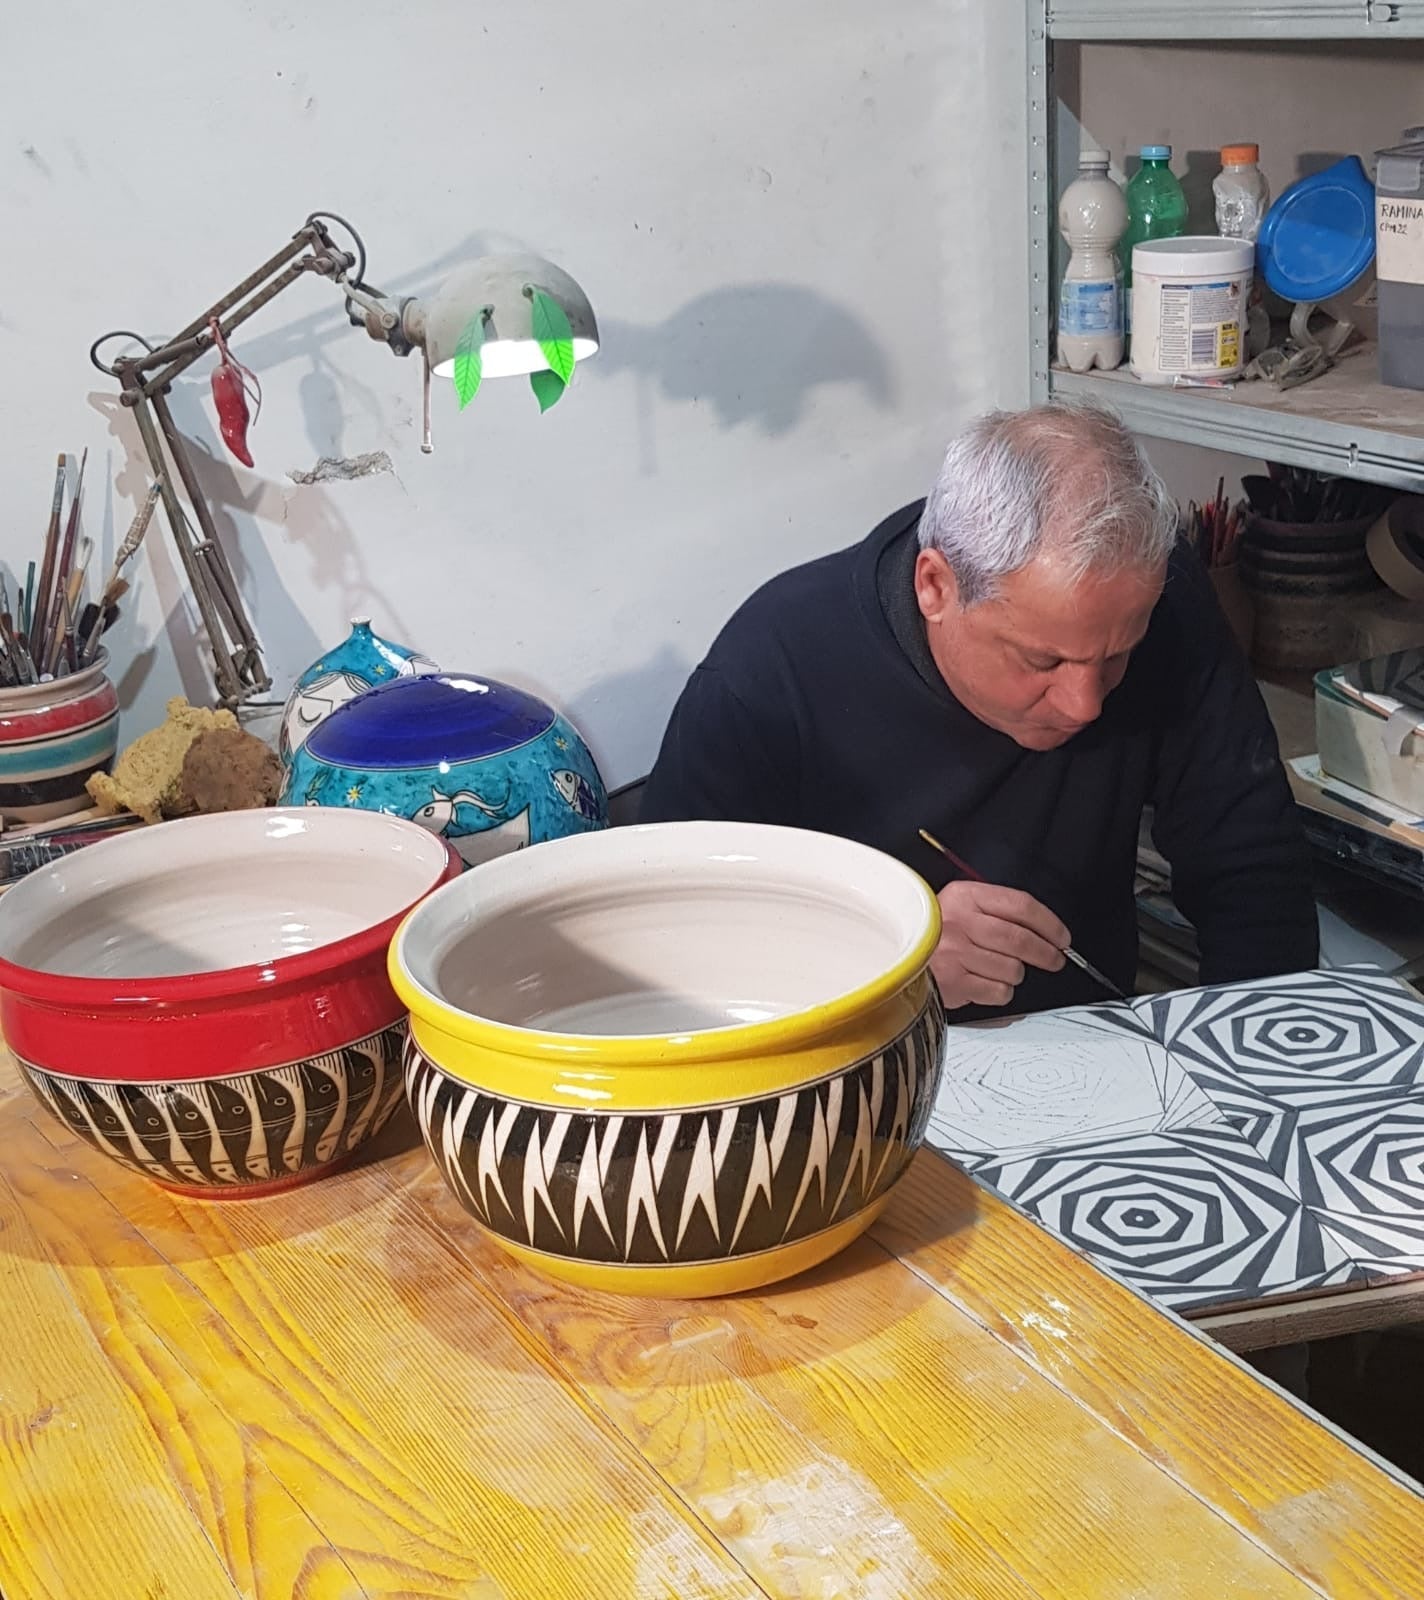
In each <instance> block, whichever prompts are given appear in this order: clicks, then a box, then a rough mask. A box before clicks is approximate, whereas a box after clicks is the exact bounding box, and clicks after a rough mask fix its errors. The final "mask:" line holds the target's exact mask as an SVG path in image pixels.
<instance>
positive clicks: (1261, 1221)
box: [977, 1129, 1358, 1309]
mask: <svg viewBox="0 0 1424 1600" xmlns="http://www.w3.org/2000/svg"><path fill="white" fill-rule="evenodd" d="M977 1176H978V1177H979V1179H980V1180H981V1181H982V1182H985V1183H988V1184H990V1185H991V1186H992V1187H993V1188H995V1189H997V1190H998V1191H999V1192H1000V1193H1001V1194H1003V1195H1004V1196H1006V1197H1007V1198H1008V1199H1010V1200H1012V1201H1013V1202H1014V1203H1015V1204H1016V1205H1018V1206H1020V1207H1022V1208H1023V1209H1025V1210H1026V1211H1028V1212H1029V1213H1030V1214H1031V1215H1033V1216H1034V1217H1036V1218H1037V1219H1038V1220H1039V1221H1040V1222H1042V1223H1043V1224H1044V1225H1045V1226H1047V1227H1049V1228H1051V1229H1052V1230H1053V1231H1054V1232H1055V1233H1058V1234H1060V1235H1061V1236H1062V1237H1063V1238H1065V1239H1067V1240H1068V1241H1069V1242H1070V1243H1072V1244H1074V1245H1076V1246H1078V1247H1079V1248H1080V1249H1082V1250H1084V1251H1086V1252H1087V1253H1088V1254H1089V1255H1091V1256H1092V1257H1093V1258H1094V1259H1095V1260H1097V1261H1099V1262H1101V1263H1103V1264H1104V1265H1105V1266H1108V1267H1110V1268H1112V1269H1113V1270H1115V1271H1116V1272H1118V1273H1120V1274H1121V1275H1122V1276H1123V1277H1125V1278H1126V1279H1127V1280H1128V1281H1129V1282H1131V1283H1132V1284H1134V1285H1135V1286H1136V1287H1137V1288H1138V1289H1140V1290H1142V1291H1143V1292H1144V1293H1146V1294H1148V1295H1151V1296H1152V1297H1153V1298H1154V1299H1158V1300H1161V1301H1163V1302H1164V1303H1166V1304H1168V1305H1171V1306H1175V1307H1177V1308H1178V1309H1190V1308H1195V1307H1202V1306H1207V1305H1212V1304H1215V1303H1218V1302H1223V1301H1232V1302H1236V1301H1251V1300H1255V1299H1260V1298H1263V1297H1265V1296H1266V1295H1268V1294H1279V1293H1287V1292H1290V1291H1292V1290H1296V1289H1302V1288H1313V1287H1317V1286H1321V1285H1325V1284H1334V1283H1346V1282H1348V1281H1350V1279H1351V1278H1352V1277H1355V1276H1357V1275H1358V1272H1357V1269H1356V1268H1355V1266H1354V1263H1353V1262H1352V1260H1351V1257H1350V1254H1349V1252H1348V1251H1347V1250H1346V1249H1345V1247H1344V1246H1343V1245H1342V1244H1341V1243H1340V1242H1339V1241H1338V1240H1336V1239H1335V1238H1333V1237H1332V1236H1331V1235H1330V1234H1328V1233H1327V1232H1326V1231H1325V1230H1324V1229H1323V1228H1322V1227H1321V1225H1320V1223H1319V1222H1318V1221H1317V1220H1316V1218H1315V1217H1314V1216H1312V1215H1311V1213H1310V1211H1309V1210H1308V1208H1307V1207H1306V1206H1304V1205H1303V1204H1302V1203H1301V1202H1300V1200H1299V1199H1297V1198H1296V1197H1295V1196H1294V1195H1292V1194H1291V1193H1290V1192H1289V1191H1288V1190H1287V1189H1286V1187H1285V1185H1284V1184H1283V1183H1282V1182H1281V1180H1280V1179H1279V1178H1278V1177H1277V1176H1276V1174H1275V1173H1273V1172H1272V1171H1271V1170H1270V1168H1269V1167H1267V1166H1266V1164H1265V1163H1264V1162H1263V1161H1262V1160H1261V1159H1260V1157H1259V1156H1257V1155H1256V1153H1255V1151H1253V1150H1252V1149H1251V1147H1250V1146H1249V1145H1248V1144H1247V1143H1246V1142H1245V1140H1244V1139H1241V1138H1240V1137H1239V1136H1238V1135H1236V1134H1234V1133H1233V1132H1231V1131H1230V1130H1229V1129H1191V1130H1185V1131H1182V1132H1178V1133H1173V1134H1165V1135H1164V1134H1145V1135H1140V1136H1137V1137H1133V1138H1126V1139H1113V1140H1096V1141H1091V1142H1087V1143H1082V1144H1077V1145H1070V1146H1065V1147H1063V1148H1061V1149H1058V1150H1055V1151H1051V1152H1042V1153H1039V1154H1036V1155H1031V1156H1025V1157H1023V1158H1021V1159H1019V1160H1017V1161H1011V1162H1005V1163H1002V1164H994V1163H989V1164H986V1165H983V1166H981V1167H980V1168H979V1170H978V1173H977Z"/></svg>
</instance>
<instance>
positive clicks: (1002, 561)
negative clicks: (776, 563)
mask: <svg viewBox="0 0 1424 1600" xmlns="http://www.w3.org/2000/svg"><path fill="white" fill-rule="evenodd" d="M1177 526H1178V513H1177V507H1176V506H1175V504H1174V503H1173V501H1172V500H1171V497H1170V496H1169V495H1168V493H1167V491H1166V489H1165V487H1164V486H1163V484H1162V482H1161V480H1160V479H1159V478H1158V477H1157V475H1156V473H1155V472H1154V471H1153V470H1152V468H1151V467H1150V465H1149V464H1148V463H1147V461H1146V459H1145V458H1144V456H1143V454H1142V452H1141V450H1140V449H1139V448H1138V446H1137V443H1136V441H1135V440H1134V439H1133V437H1132V435H1131V434H1130V433H1128V431H1127V430H1126V428H1124V427H1123V425H1122V423H1121V422H1120V421H1119V420H1118V419H1117V418H1116V417H1114V416H1112V415H1111V414H1110V413H1108V412H1105V411H1102V410H1099V409H1097V408H1094V407H1090V406H1082V405H1068V404H1060V403H1055V404H1052V405H1048V406H1042V407H1038V408H1035V409H1033V410H1029V411H1023V412H1016V413H1009V412H996V413H994V414H992V415H989V416H986V417H983V418H980V419H979V420H978V421H977V422H975V423H973V424H972V425H971V426H970V427H969V428H968V429H966V430H965V432H964V433H963V434H961V435H960V436H959V437H958V438H957V439H956V440H955V441H954V442H953V444H951V446H950V448H949V451H948V454H947V455H946V457H945V461H944V467H943V469H942V471H941V473H940V475H939V479H938V481H937V482H936V484H935V486H934V488H933V490H932V491H931V492H930V495H929V498H928V499H927V500H925V501H920V502H916V503H914V504H912V505H909V506H906V507H905V508H903V509H902V510H900V511H898V512H896V513H895V514H894V515H893V516H891V517H888V518H887V519H886V520H885V521H884V522H883V523H881V525H880V526H879V527H878V528H876V529H875V531H874V532H873V533H872V534H871V535H870V536H869V538H868V539H865V540H863V541H862V542H861V543H860V544H858V545H855V546H853V547H852V548H850V549H849V550H844V551H841V552H839V553H838V554H835V555H831V556H826V557H824V558H822V559H821V560H819V561H813V562H811V563H810V564H809V565H806V566H802V567H798V568H796V569H794V570H793V571H791V572H787V573H784V574H782V576H781V577H779V578H776V579H773V580H772V582H770V583H769V584H767V585H766V586H765V587H764V588H762V589H761V590H760V591H759V592H758V593H757V594H755V595H754V596H753V597H752V598H751V599H750V600H749V601H747V602H746V604H745V605H744V606H743V607H742V608H741V609H740V610H739V611H738V612H737V614H736V615H735V616H734V617H733V618H732V620H731V621H730V622H729V623H728V624H727V626H726V627H725V628H724V629H723V631H722V633H721V635H720V636H719V637H718V639H717V640H716V642H715V643H714V644H713V646H712V649H711V651H710V652H709V654H708V656H707V658H706V660H704V661H703V663H702V664H701V665H700V666H699V667H698V668H697V670H696V672H695V673H694V674H693V676H692V678H691V680H690V681H689V683H688V685H687V687H686V689H685V690H684V691H683V694H682V696H681V698H680V699H679V701H678V704H677V706H676V708H675V710H674V712H673V716H672V720H671V722H670V724H669V726H668V730H667V733H666V736H665V738H664V741H663V746H662V750H661V753H660V754H659V757H658V760H657V764H656V766H655V767H654V769H653V772H652V774H651V776H650V778H649V780H648V784H647V788H646V790H645V793H644V799H643V808H642V815H643V819H644V820H645V821H659V820H672V819H678V818H733V819H741V820H745V821H754V822H773V823H782V824H785V825H788V826H792V827H800V828H811V829H816V830H819V831H822V832H826V833H833V834H840V835H844V836H845V837H848V838H853V839H859V840H862V841H863V842H865V843H866V844H870V845H874V846H876V847H877V848H879V849H881V850H884V851H886V852H888V853H889V854H891V855H894V856H898V857H899V858H900V859H901V860H903V861H905V862H907V863H908V864H910V865H911V866H913V867H915V868H916V869H917V870H918V871H920V872H922V873H923V874H924V875H925V877H927V878H928V879H930V880H931V881H932V882H934V883H936V884H944V887H943V888H942V889H941V890H940V895H939V898H940V905H941V908H942V910H943V912H944V935H943V938H942V940H941V943H940V947H939V950H938V951H937V952H936V955H935V958H934V961H933V964H932V965H933V971H934V973H935V976H936V978H937V980H938V982H939V986H940V991H941V993H942V994H943V996H944V999H945V1003H946V1005H947V1006H950V1007H952V1008H956V1010H957V1014H958V1016H959V1018H960V1019H961V1020H967V1019H969V1018H970V1017H973V1016H984V1015H993V1014H997V1013H1004V1012H1017V1011H1032V1010H1041V1009H1044V1008H1047V1007H1050V1006H1060V1005H1068V1004H1074V1003H1078V1002H1085V1001H1093V1000H1101V999H1103V998H1104V994H1103V991H1102V989H1101V988H1099V987H1098V986H1097V985H1096V984H1095V983H1094V982H1093V980H1092V979H1091V978H1089V977H1087V976H1086V975H1085V974H1084V973H1082V972H1081V971H1079V970H1078V969H1077V968H1076V967H1072V966H1065V964H1064V957H1063V954H1062V952H1063V950H1064V949H1065V948H1066V947H1067V946H1068V945H1069V943H1070V942H1071V943H1072V945H1073V946H1074V948H1075V949H1076V950H1077V951H1079V952H1080V953H1081V954H1082V955H1083V956H1085V957H1086V958H1087V959H1088V960H1089V961H1090V962H1092V963H1093V964H1094V965H1095V966H1097V967H1099V968H1101V969H1102V970H1103V971H1104V972H1106V973H1107V974H1108V976H1109V977H1111V978H1112V979H1113V981H1114V982H1115V983H1116V984H1117V985H1118V986H1119V987H1121V988H1122V989H1124V990H1127V991H1130V990H1131V988H1132V986H1133V980H1134V976H1135V972H1136V963H1137V924H1136V908H1135V905H1134V901H1133V877H1134V869H1135V864H1136V858H1137V839H1138V831H1139V826H1140V822H1141V818H1142V814H1143V811H1144V808H1146V807H1148V806H1150V807H1152V810H1153V837H1154V839H1155V841H1156V844H1157V847H1158V848H1159V849H1160V850H1161V852H1162V854H1163V855H1164V856H1165V857H1166V858H1167V860H1168V861H1169V862H1170V863H1171V866H1172V878H1173V891H1174V894H1175V897H1176V899H1177V902H1178V904H1179V906H1180V908H1181V910H1182V912H1183V913H1184V914H1185V915H1186V916H1187V917H1188V918H1190V920H1191V921H1192V923H1193V924H1194V925H1195V928H1196V931H1197V937H1198V941H1199V944H1200V948H1201V976H1202V981H1203V982H1207V983H1213V982H1225V981H1228V980H1231V979H1237V978H1251V977H1261V976H1265V975H1266V974H1269V973H1275V972H1286V971H1296V970H1301V969H1305V968H1309V967H1312V966H1314V965H1315V964H1316V961H1317V959H1318V948H1317V933H1316V920H1315V907H1314V901H1313V899H1312V896H1311V891H1310V880H1309V871H1308V864H1307V858H1306V853H1305V847H1304V842H1303V839H1302V835H1301V831H1300V828H1299V825H1298V822H1297V820H1296V815H1295V808H1294V805H1293V803H1292V800H1291V794H1290V789H1289V786H1288V784H1287V782H1286V779H1285V774H1284V773H1283V771H1282V769H1281V764H1280V758H1279V754H1278V751H1277V747H1276V739H1275V734H1274V732H1273V730H1272V728H1271V724H1270V720H1269V718H1268V717H1267V715H1266V708H1265V705H1264V703H1263V702H1262V699H1261V695H1260V692H1259V690H1258V689H1257V686H1256V683H1255V680H1254V678H1253V677H1252V675H1251V671H1250V668H1249V667H1248V665H1247V663H1246V661H1245V659H1244V657H1243V656H1242V654H1241V652H1240V650H1239V649H1238V648H1237V646H1236V644H1235V642H1234V640H1233V638H1232V636H1231V633H1230V630H1229V629H1228V627H1227V625H1226V623H1225V620H1224V619H1223V617H1222V615H1221V612H1220V609H1219V607H1218V606H1217V604H1216V600H1215V596H1214V594H1213V591H1212V588H1211V585H1210V583H1209V581H1208V580H1207V577H1206V574H1205V572H1204V570H1203V569H1202V567H1201V564H1200V562H1199V561H1198V560H1197V558H1196V557H1195V556H1194V555H1193V554H1192V553H1191V552H1190V551H1189V550H1187V549H1185V548H1183V547H1179V546H1178V544H1177ZM922 828H923V829H927V830H928V831H929V832H930V833H931V834H933V835H935V836H936V837H937V838H938V839H940V840H942V841H943V842H944V843H945V844H946V845H948V846H949V848H950V849H951V850H952V851H953V852H954V853H955V854H956V855H957V856H959V857H961V858H962V859H963V860H964V861H965V862H966V863H968V864H969V865H970V866H971V867H972V868H973V869H974V870H975V871H976V872H977V873H978V874H979V875H980V877H981V878H983V879H984V880H986V881H984V882H976V881H973V880H972V879H970V878H967V877H965V876H964V875H963V874H961V873H958V872H955V871H954V870H953V869H951V868H950V867H948V865H947V864H946V863H945V862H944V861H943V860H942V859H941V858H940V857H938V856H937V855H935V854H934V853H933V852H932V851H931V850H930V848H929V846H928V845H926V844H925V843H924V842H923V840H922V839H921V837H920V830H921V829H922ZM946 880H948V881H946Z"/></svg>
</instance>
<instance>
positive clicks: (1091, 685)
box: [1053, 665, 1108, 723]
mask: <svg viewBox="0 0 1424 1600" xmlns="http://www.w3.org/2000/svg"><path fill="white" fill-rule="evenodd" d="M1107 694H1108V682H1107V673H1106V672H1105V671H1104V669H1103V668H1102V667H1100V666H1087V665H1081V666H1080V665H1070V666H1064V667H1061V668H1059V671H1058V673H1057V675H1056V680H1055V682H1054V685H1053V704H1054V709H1055V710H1056V711H1058V713H1059V714H1060V715H1061V716H1062V717H1063V718H1064V720H1065V721H1068V722H1074V723H1088V722H1094V721H1096V720H1097V717H1098V714H1099V713H1100V712H1101V711H1102V709H1103V701H1104V700H1106V699H1107Z"/></svg>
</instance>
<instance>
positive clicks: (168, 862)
mask: <svg viewBox="0 0 1424 1600" xmlns="http://www.w3.org/2000/svg"><path fill="white" fill-rule="evenodd" d="M446 859H447V858H446V855H445V849H444V845H443V843H442V841H441V840H440V839H438V838H436V837H435V835H433V834H431V833H428V832H427V831H426V830H425V829H424V828H420V827H417V826H416V825H415V824H414V823H411V822H407V821H405V820H404V819H402V818H400V817H387V816H383V815H381V814H380V813H378V812H372V811H338V810H334V809H333V810H327V809H324V808H322V807H317V806H305V807H293V808H287V809H273V810H262V811H233V812H227V813H223V814H221V815H217V816H208V817H192V818H189V819H186V820H184V821H181V822H165V823H163V824H161V825H160V826H158V827H155V828H141V829H136V830H134V831H133V832H132V833H125V834H120V835H119V836H118V837H117V838H113V839H108V840H105V841H104V842H103V843H100V844H93V845H86V846H85V847H84V849H82V850H79V851H76V852H75V854H73V855H70V856H65V857H64V858H62V859H61V860H59V861H56V862H53V863H51V864H50V865H49V866H47V867H44V868H42V869H41V870H40V871H39V872H37V873H35V874H33V875H32V876H31V877H28V878H25V879H22V880H21V881H20V882H19V883H18V884H16V885H15V887H14V888H13V889H10V890H9V891H8V892H7V893H6V894H5V895H4V896H3V898H0V955H3V956H4V957H5V958H6V959H7V960H9V961H13V962H14V963H15V964H16V965H17V966H21V967H28V968H30V969H32V970H35V971H39V972H51V973H63V974H66V975H68V976H72V977H87V978H171V977H178V976H181V975H185V974H191V973H197V972H213V971H221V970H223V969H225V968H229V967H243V966H248V965H251V964H253V963H257V962H263V961H271V960H275V959H277V958H279V957H282V956H292V955H298V954H301V953H302V952H304V951H308V950H315V949H318V948H320V947H321V946H322V945H328V944H332V943H334V942H335V941H337V940H339V939H345V938H349V937H351V936H352V935H354V934H357V933H360V932H362V931H363V930H364V929H366V928H370V927H373V926H375V925H376V924H377V923H380V922H384V921H386V920H387V919H388V918H391V917H394V916H398V915H399V914H400V913H401V912H402V911H404V910H406V909H407V908H408V907H409V906H411V905H412V904H414V902H415V901H417V900H418V899H420V897H421V896H422V895H423V894H425V893H426V892H427V891H428V890H429V889H431V888H432V887H433V886H434V884H435V883H436V881H437V880H438V879H439V877H440V874H441V872H442V871H443V870H444V866H445V861H446Z"/></svg>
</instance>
